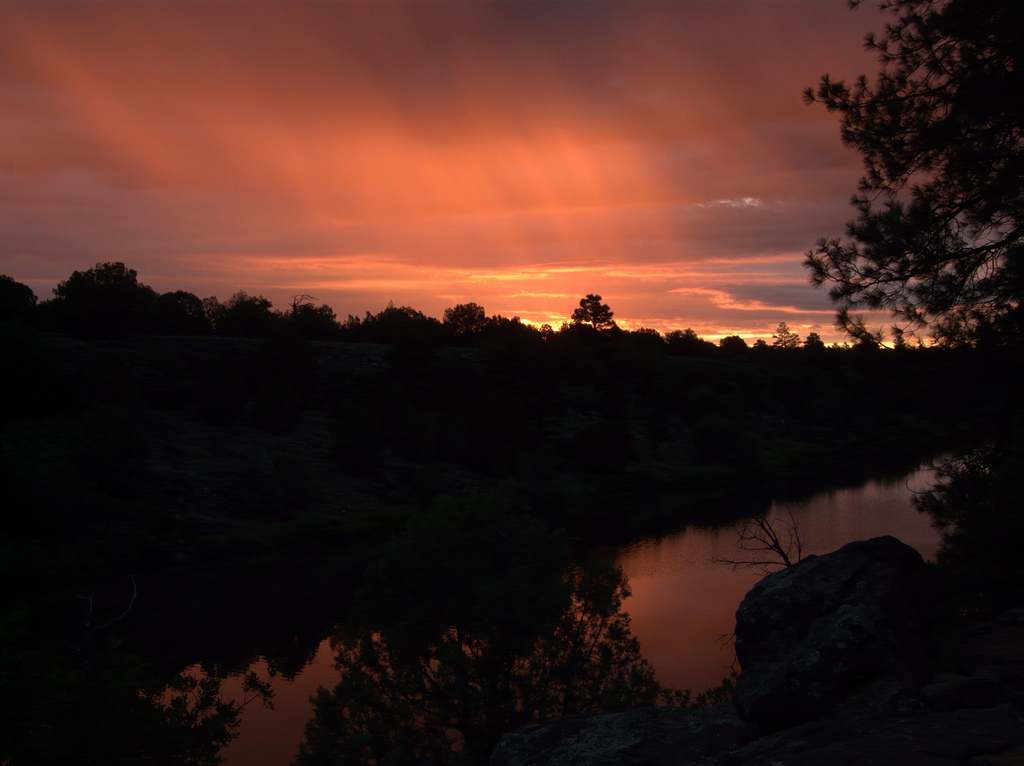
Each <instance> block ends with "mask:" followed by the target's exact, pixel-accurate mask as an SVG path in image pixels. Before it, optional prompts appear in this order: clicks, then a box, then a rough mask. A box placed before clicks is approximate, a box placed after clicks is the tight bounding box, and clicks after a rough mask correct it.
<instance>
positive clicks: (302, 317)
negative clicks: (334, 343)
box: [288, 295, 341, 340]
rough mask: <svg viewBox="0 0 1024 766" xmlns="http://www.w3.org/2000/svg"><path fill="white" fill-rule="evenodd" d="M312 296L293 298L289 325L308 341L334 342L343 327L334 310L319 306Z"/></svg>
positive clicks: (322, 305) (323, 305)
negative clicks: (339, 323)
mask: <svg viewBox="0 0 1024 766" xmlns="http://www.w3.org/2000/svg"><path fill="white" fill-rule="evenodd" d="M314 300H316V299H315V298H314V297H313V296H312V295H296V296H295V297H294V298H292V307H291V311H290V312H289V313H288V324H289V327H290V328H291V331H292V332H294V333H295V334H296V335H298V336H299V337H300V338H305V339H306V340H333V339H335V338H337V337H338V335H339V333H340V331H341V327H340V326H339V325H338V320H337V318H336V317H335V314H334V309H332V308H331V307H330V306H328V305H327V304H326V303H323V304H321V305H319V306H317V305H315V304H314V303H313V301H314Z"/></svg>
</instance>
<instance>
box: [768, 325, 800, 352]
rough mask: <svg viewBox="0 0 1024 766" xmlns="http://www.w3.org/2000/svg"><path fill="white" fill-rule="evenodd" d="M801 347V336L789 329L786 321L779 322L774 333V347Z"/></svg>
mask: <svg viewBox="0 0 1024 766" xmlns="http://www.w3.org/2000/svg"><path fill="white" fill-rule="evenodd" d="M799 347H800V336H799V335H797V334H796V333H795V332H793V331H792V330H790V329H789V325H788V324H786V323H785V322H779V326H778V327H776V328H775V332H774V333H773V334H772V348H781V349H790V348H799Z"/></svg>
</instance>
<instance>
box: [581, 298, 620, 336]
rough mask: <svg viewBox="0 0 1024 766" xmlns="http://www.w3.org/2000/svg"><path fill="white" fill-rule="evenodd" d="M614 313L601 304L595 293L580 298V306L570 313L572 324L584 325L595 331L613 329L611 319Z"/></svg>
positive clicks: (613, 323)
mask: <svg viewBox="0 0 1024 766" xmlns="http://www.w3.org/2000/svg"><path fill="white" fill-rule="evenodd" d="M613 316H614V313H613V312H612V310H611V308H609V307H608V304H607V303H601V296H600V295H597V294H596V293H587V295H585V296H584V297H582V298H580V305H579V307H578V308H576V309H575V310H574V311H573V312H572V322H573V324H577V325H586V326H589V327H593V328H594V329H595V330H611V329H612V328H613V327H615V321H614V320H613V319H612V317H613Z"/></svg>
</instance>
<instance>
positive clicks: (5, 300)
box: [0, 274, 36, 320]
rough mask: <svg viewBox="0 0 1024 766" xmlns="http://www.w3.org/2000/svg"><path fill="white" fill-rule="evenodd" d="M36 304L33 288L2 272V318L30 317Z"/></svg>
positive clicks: (0, 304) (0, 299)
mask: <svg viewBox="0 0 1024 766" xmlns="http://www.w3.org/2000/svg"><path fill="white" fill-rule="evenodd" d="M35 306H36V294H35V293H34V292H32V288H31V287H29V286H28V285H23V284H22V283H21V282H16V281H15V280H14V279H12V278H11V277H9V276H7V275H6V274H0V320H4V319H28V318H29V317H30V315H31V314H32V310H33V309H34V308H35Z"/></svg>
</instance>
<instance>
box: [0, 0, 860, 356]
mask: <svg viewBox="0 0 1024 766" xmlns="http://www.w3.org/2000/svg"><path fill="white" fill-rule="evenodd" d="M879 26H880V19H879V17H878V16H877V14H876V13H875V12H874V11H873V10H871V9H868V8H860V9H858V10H857V11H854V12H851V11H849V10H848V9H847V5H846V2H845V0H675V1H674V2H668V1H667V0H666V1H663V2H656V1H655V0H636V1H634V2H625V0H592V1H585V0H547V1H546V2H539V1H534V0H494V1H493V2H482V1H477V2H455V1H454V0H452V1H447V2H442V1H441V0H437V1H436V2H433V1H431V0H415V1H410V2H397V1H394V0H362V1H361V2H351V3H343V2H329V1H328V0H319V1H318V2H306V1H305V0H292V1H291V2H288V3H276V4H273V3H265V2H262V0H251V1H245V0H207V1H206V2H198V1H193V0H175V2H163V1H161V0H93V1H91V2H84V1H83V2H71V1H70V0H24V2H20V1H18V0H0V273H6V274H8V275H10V276H12V277H14V278H15V279H18V280H19V281H22V282H25V283H26V284H28V285H30V286H31V287H32V288H33V289H34V290H35V291H36V293H37V294H38V295H39V296H40V297H41V298H45V297H49V296H50V294H51V292H50V291H51V290H52V288H53V287H54V286H55V285H56V283H57V282H58V281H59V280H61V279H63V278H65V277H66V276H67V275H68V274H69V273H70V272H71V271H72V270H75V269H85V268H88V267H90V266H92V265H93V264H95V263H97V262H99V261H108V260H120V261H124V262H126V263H127V264H129V265H130V266H132V267H133V268H135V269H136V270H137V271H138V272H139V277H140V279H141V280H142V281H143V282H145V283H146V284H149V285H151V286H152V287H154V288H156V289H157V290H161V291H165V290H172V289H186V290H189V291H192V292H195V293H197V294H198V295H200V296H201V297H205V296H208V295H216V296H218V297H220V298H221V299H225V298H227V297H229V296H230V294H231V293H233V292H234V291H235V290H238V289H244V290H246V291H247V292H249V293H251V294H263V295H266V296H267V297H269V298H271V299H272V300H273V301H274V302H275V305H277V306H278V307H284V306H285V305H286V304H287V303H288V299H289V298H290V297H291V296H293V295H296V294H300V293H304V294H310V295H313V296H315V297H316V298H317V299H318V300H319V301H320V302H324V303H328V304H330V305H331V306H332V307H333V308H334V309H335V311H336V312H337V313H338V315H339V316H340V317H342V318H343V317H344V316H346V315H347V314H357V315H361V314H363V313H364V312H365V311H366V310H372V311H377V310H379V309H381V308H383V307H384V306H386V305H387V304H388V302H389V301H390V302H394V303H395V304H396V305H411V306H414V307H416V308H418V309H420V310H422V311H424V312H425V313H428V314H432V315H434V316H440V315H441V313H442V312H443V310H444V308H445V307H447V306H450V305H453V304H455V303H460V302H466V301H476V302H478V303H480V304H482V305H483V306H484V307H485V308H486V310H487V312H488V313H489V314H502V315H505V316H519V317H521V318H522V319H524V320H526V321H529V322H534V323H544V322H548V323H551V324H552V325H554V326H556V327H557V326H558V324H560V323H561V322H562V321H563V320H564V319H565V318H566V317H567V316H568V315H569V314H570V313H571V312H572V309H573V308H574V307H575V305H577V302H578V300H579V298H580V296H582V295H584V294H585V293H590V292H597V293H600V294H601V295H602V296H603V297H604V300H605V302H607V303H609V304H610V305H611V307H612V309H613V310H614V311H615V316H616V319H617V320H619V322H620V324H622V325H623V326H626V327H630V328H633V327H639V326H645V327H653V328H656V329H659V330H662V331H667V330H671V329H679V328H684V327H691V328H693V329H695V330H696V331H697V332H698V333H699V334H701V335H703V336H705V337H707V338H710V339H716V338H720V337H722V336H724V335H731V334H739V335H742V336H744V337H747V338H755V337H765V336H770V335H771V332H772V329H773V328H774V327H775V326H776V325H777V324H778V322H779V321H781V320H785V321H786V322H788V323H789V325H790V326H791V327H792V328H793V329H795V330H796V331H798V332H800V333H801V334H806V333H807V332H809V331H812V330H814V331H817V332H819V333H821V334H822V335H823V336H825V337H826V339H833V338H836V337H838V335H839V334H838V332H837V331H836V330H835V329H834V327H833V324H832V323H833V310H832V308H831V306H830V304H829V301H828V297H827V294H826V293H825V291H823V290H821V289H816V288H814V287H812V286H811V285H810V284H809V282H808V277H807V273H806V271H805V270H804V269H803V267H802V266H801V261H802V259H803V256H804V254H805V253H806V251H807V250H809V249H810V248H812V247H813V245H814V243H815V242H816V241H817V240H818V239H819V238H821V237H823V236H836V235H839V234H841V233H842V231H843V224H844V222H845V221H846V220H848V219H849V218H851V217H852V215H853V211H852V209H851V208H850V207H849V199H850V196H851V195H852V194H853V192H854V191H855V189H856V182H857V178H858V177H859V175H860V171H861V163H860V159H859V157H858V155H857V154H856V153H855V152H853V151H852V150H850V149H848V148H845V147H843V146H842V144H841V142H840V140H839V128H838V121H837V118H836V117H835V115H829V114H828V113H827V112H825V110H824V109H823V108H822V107H820V106H810V107H808V106H806V105H804V103H803V101H802V90H803V88H804V87H806V86H808V85H814V84H815V83H816V82H817V80H818V78H819V77H820V75H821V74H823V73H825V72H828V73H830V74H832V75H833V76H836V77H846V78H850V77H854V76H856V75H858V74H860V73H873V72H874V71H876V69H877V65H876V62H875V60H874V58H873V57H872V56H871V55H869V54H868V53H866V52H865V51H864V50H863V48H862V41H863V36H864V33H865V32H867V31H869V30H871V29H878V28H879Z"/></svg>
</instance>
